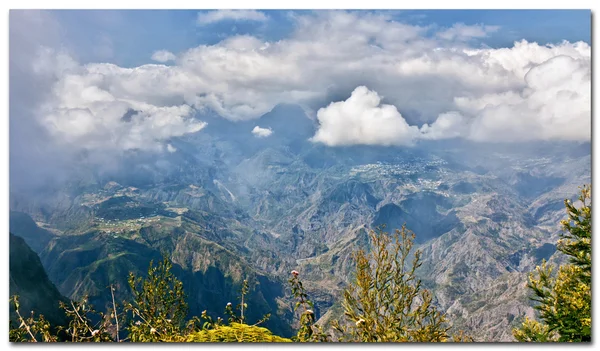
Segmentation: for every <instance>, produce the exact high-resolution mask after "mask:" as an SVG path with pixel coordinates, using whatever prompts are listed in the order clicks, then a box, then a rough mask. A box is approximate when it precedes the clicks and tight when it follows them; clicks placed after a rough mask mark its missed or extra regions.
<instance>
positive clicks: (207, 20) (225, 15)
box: [197, 10, 268, 25]
mask: <svg viewBox="0 0 600 351" xmlns="http://www.w3.org/2000/svg"><path fill="white" fill-rule="evenodd" d="M267 19H268V17H267V16H266V15H265V14H264V13H262V12H260V11H256V10H212V11H208V12H201V13H199V14H198V19H197V23H198V24H199V25H205V24H211V23H215V22H220V21H223V20H234V21H258V22H264V21H266V20H267Z"/></svg>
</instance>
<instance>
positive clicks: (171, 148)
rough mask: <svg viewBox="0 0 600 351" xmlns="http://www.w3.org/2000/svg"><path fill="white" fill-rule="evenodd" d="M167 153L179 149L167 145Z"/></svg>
mask: <svg viewBox="0 0 600 351" xmlns="http://www.w3.org/2000/svg"><path fill="white" fill-rule="evenodd" d="M167 151H168V152H170V153H173V152H175V151H177V148H176V147H174V146H173V145H171V144H167Z"/></svg>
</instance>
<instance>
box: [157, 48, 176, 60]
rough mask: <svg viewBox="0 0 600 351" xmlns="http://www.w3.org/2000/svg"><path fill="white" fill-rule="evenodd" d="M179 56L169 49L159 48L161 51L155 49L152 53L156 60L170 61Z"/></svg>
mask: <svg viewBox="0 0 600 351" xmlns="http://www.w3.org/2000/svg"><path fill="white" fill-rule="evenodd" d="M176 58H177V57H176V56H175V54H173V53H172V52H170V51H167V50H159V51H155V52H154V53H153V54H152V60H154V61H156V62H169V61H175V59H176Z"/></svg>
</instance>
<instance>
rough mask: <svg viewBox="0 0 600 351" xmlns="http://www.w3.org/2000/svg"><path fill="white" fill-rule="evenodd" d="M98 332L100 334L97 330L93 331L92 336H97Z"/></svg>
mask: <svg viewBox="0 0 600 351" xmlns="http://www.w3.org/2000/svg"><path fill="white" fill-rule="evenodd" d="M99 332H100V331H99V330H98V329H96V330H94V331H93V332H92V336H96V334H98V333H99Z"/></svg>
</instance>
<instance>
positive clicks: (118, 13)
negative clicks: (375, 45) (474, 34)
mask: <svg viewBox="0 0 600 351" xmlns="http://www.w3.org/2000/svg"><path fill="white" fill-rule="evenodd" d="M210 12H211V11H207V10H204V11H196V10H194V11H190V10H171V11H169V10H62V11H55V12H53V16H54V17H55V18H56V20H57V21H58V22H60V24H61V26H62V27H63V28H64V34H65V35H66V38H65V41H68V42H69V43H70V45H72V46H74V47H75V51H76V52H77V54H78V57H79V59H80V62H82V63H86V62H93V61H97V60H101V61H103V62H111V63H115V64H118V65H120V66H123V67H134V66H138V65H142V64H145V63H148V58H149V57H150V56H151V55H152V53H153V52H154V51H157V50H168V51H170V52H180V51H184V50H186V49H189V48H190V47H194V46H198V45H205V44H216V43H218V42H219V41H221V40H223V39H224V38H227V37H230V36H234V35H240V34H249V35H254V36H257V37H259V38H261V39H264V40H267V41H277V40H280V39H284V38H285V37H286V36H288V35H290V34H291V33H292V32H293V29H294V21H293V20H292V19H291V18H290V14H291V13H296V14H307V13H310V11H308V10H300V11H294V12H292V11H288V10H280V11H278V10H264V11H260V12H261V13H263V14H265V18H268V20H264V21H263V20H259V21H257V20H235V19H231V18H224V19H223V20H221V21H214V22H211V23H205V24H202V25H200V24H199V23H198V16H202V15H203V14H208V13H210ZM362 12H363V13H388V14H390V16H391V17H392V18H393V19H394V20H397V21H401V22H403V23H408V24H412V25H433V26H439V27H451V26H452V25H453V24H455V23H464V24H466V25H477V24H482V23H483V24H486V25H494V26H500V27H501V30H499V31H497V32H495V33H490V34H489V35H488V36H486V37H483V38H479V40H478V41H477V44H481V45H486V46H489V47H494V48H497V47H507V46H511V45H512V44H513V42H514V41H518V40H521V39H526V40H528V41H533V42H538V43H540V44H547V43H560V42H561V41H563V40H567V41H570V42H576V41H584V42H586V43H588V44H591V42H590V36H591V24H590V23H591V16H590V11H588V10H390V11H381V10H379V11H377V10H372V11H368V10H365V11H362ZM98 47H100V49H99V48H98ZM102 48H104V50H102Z"/></svg>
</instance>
